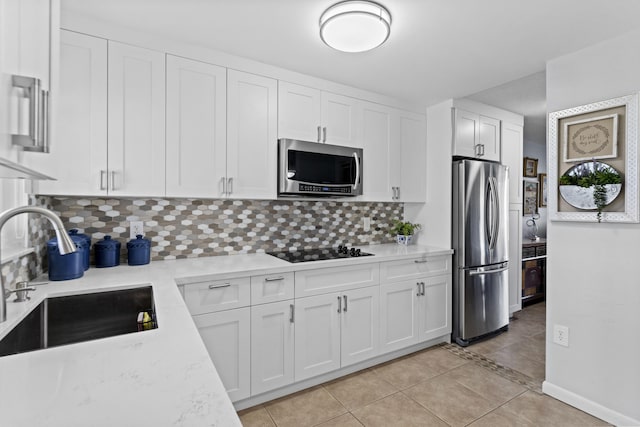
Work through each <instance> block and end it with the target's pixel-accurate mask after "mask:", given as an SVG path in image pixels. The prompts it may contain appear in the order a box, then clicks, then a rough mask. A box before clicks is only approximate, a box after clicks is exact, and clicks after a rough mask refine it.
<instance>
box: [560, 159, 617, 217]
mask: <svg viewBox="0 0 640 427" xmlns="http://www.w3.org/2000/svg"><path fill="white" fill-rule="evenodd" d="M558 181H559V184H560V195H561V196H562V198H563V199H564V200H565V201H566V202H567V203H569V204H570V205H571V206H573V207H575V208H578V209H598V208H599V207H598V204H600V205H601V206H600V209H601V208H602V206H606V205H608V204H610V203H611V202H613V201H614V200H615V199H616V197H618V195H619V194H620V190H621V189H622V177H621V176H620V173H619V172H618V171H617V170H616V169H615V168H613V167H612V166H611V165H608V164H606V163H602V162H596V161H592V162H584V163H579V164H577V165H575V166H573V167H572V168H571V169H569V170H568V171H566V172H565V173H564V174H563V175H562V176H561V177H560V179H559V180H558ZM598 198H600V200H598ZM598 202H600V203H598Z"/></svg>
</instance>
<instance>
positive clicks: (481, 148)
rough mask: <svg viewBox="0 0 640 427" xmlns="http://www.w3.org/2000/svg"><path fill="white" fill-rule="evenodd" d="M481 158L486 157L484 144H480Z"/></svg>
mask: <svg viewBox="0 0 640 427" xmlns="http://www.w3.org/2000/svg"><path fill="white" fill-rule="evenodd" d="M480 150H481V153H480V155H481V156H484V144H480Z"/></svg>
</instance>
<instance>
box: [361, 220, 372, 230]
mask: <svg viewBox="0 0 640 427" xmlns="http://www.w3.org/2000/svg"><path fill="white" fill-rule="evenodd" d="M362 222H363V225H362V230H363V231H369V230H371V218H369V217H364V218H362Z"/></svg>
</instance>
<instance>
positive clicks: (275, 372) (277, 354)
mask: <svg viewBox="0 0 640 427" xmlns="http://www.w3.org/2000/svg"><path fill="white" fill-rule="evenodd" d="M293 309H294V305H293V300H288V301H280V302H274V303H269V304H262V305H257V306H254V307H251V394H252V395H257V394H260V393H264V392H266V391H269V390H273V389H276V388H278V387H283V386H285V385H288V384H291V383H293V342H294V341H293V338H294V330H295V329H294V312H293Z"/></svg>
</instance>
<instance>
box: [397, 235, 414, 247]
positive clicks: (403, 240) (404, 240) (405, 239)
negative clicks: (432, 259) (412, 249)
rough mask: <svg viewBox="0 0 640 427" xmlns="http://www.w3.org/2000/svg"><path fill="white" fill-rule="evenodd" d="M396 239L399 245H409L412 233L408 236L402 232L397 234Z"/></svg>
mask: <svg viewBox="0 0 640 427" xmlns="http://www.w3.org/2000/svg"><path fill="white" fill-rule="evenodd" d="M396 241H397V242H398V244H399V245H410V244H411V242H412V241H413V235H412V234H410V235H408V236H405V235H404V234H397V235H396Z"/></svg>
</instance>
